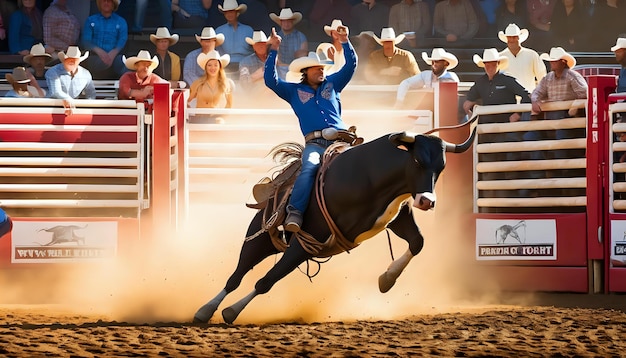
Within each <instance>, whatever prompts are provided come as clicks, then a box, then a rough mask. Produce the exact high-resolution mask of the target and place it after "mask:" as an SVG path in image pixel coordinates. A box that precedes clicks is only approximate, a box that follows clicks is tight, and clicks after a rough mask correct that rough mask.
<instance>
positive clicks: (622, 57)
mask: <svg viewBox="0 0 626 358" xmlns="http://www.w3.org/2000/svg"><path fill="white" fill-rule="evenodd" d="M611 51H613V53H615V61H617V63H619V64H620V65H621V66H622V69H621V70H620V71H619V77H618V79H617V89H616V90H615V92H618V93H619V92H626V38H623V37H620V38H618V39H617V42H616V43H615V46H613V47H611Z"/></svg>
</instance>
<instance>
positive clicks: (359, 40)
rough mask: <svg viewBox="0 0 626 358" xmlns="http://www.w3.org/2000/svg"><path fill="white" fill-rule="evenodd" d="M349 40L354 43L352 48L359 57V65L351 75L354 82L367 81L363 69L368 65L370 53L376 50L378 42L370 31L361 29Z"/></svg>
mask: <svg viewBox="0 0 626 358" xmlns="http://www.w3.org/2000/svg"><path fill="white" fill-rule="evenodd" d="M351 41H352V42H353V43H354V49H355V51H356V54H357V57H358V58H359V66H358V67H357V69H356V72H355V73H354V76H352V81H353V82H355V83H367V81H366V79H365V69H366V68H367V67H368V66H367V64H368V63H369V58H370V54H371V53H372V52H374V51H376V50H378V43H377V42H376V40H375V39H374V33H373V32H372V31H363V32H361V33H360V34H358V35H356V36H352V38H351Z"/></svg>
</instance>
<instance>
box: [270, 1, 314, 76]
mask: <svg viewBox="0 0 626 358" xmlns="http://www.w3.org/2000/svg"><path fill="white" fill-rule="evenodd" d="M270 19H272V21H274V22H275V23H277V24H278V25H280V31H278V35H279V36H280V37H281V38H282V42H281V44H280V49H279V50H278V63H277V65H276V69H277V70H278V77H279V78H280V79H282V80H284V79H286V77H287V72H288V71H289V64H290V63H291V61H293V60H295V59H296V58H298V57H303V56H306V55H307V53H308V51H309V43H308V42H307V39H306V36H305V35H304V34H303V33H302V32H300V31H298V30H296V27H295V26H296V24H297V23H298V22H300V20H302V14H301V13H299V12H292V11H291V9H290V8H284V9H282V10H280V14H279V15H276V14H273V13H272V14H270Z"/></svg>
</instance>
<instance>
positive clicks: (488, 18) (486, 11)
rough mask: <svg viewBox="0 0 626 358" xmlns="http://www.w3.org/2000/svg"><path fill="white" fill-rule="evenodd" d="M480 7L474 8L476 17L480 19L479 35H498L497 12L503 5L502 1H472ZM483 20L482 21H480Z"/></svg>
mask: <svg viewBox="0 0 626 358" xmlns="http://www.w3.org/2000/svg"><path fill="white" fill-rule="evenodd" d="M472 2H473V3H476V5H478V6H474V12H475V13H476V17H477V18H479V28H478V35H479V36H481V37H491V36H493V34H495V33H496V31H497V29H498V28H497V27H496V12H497V10H498V8H499V7H500V5H501V2H502V1H501V0H472ZM481 18H482V21H481V20H480V19H481Z"/></svg>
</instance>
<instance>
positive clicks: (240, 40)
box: [215, 23, 254, 63]
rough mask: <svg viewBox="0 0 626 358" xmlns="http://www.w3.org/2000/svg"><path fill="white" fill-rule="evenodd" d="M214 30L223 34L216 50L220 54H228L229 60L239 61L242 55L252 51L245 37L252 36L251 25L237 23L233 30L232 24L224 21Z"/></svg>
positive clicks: (244, 55)
mask: <svg viewBox="0 0 626 358" xmlns="http://www.w3.org/2000/svg"><path fill="white" fill-rule="evenodd" d="M215 32H216V33H218V34H223V35H224V43H223V44H222V45H221V46H219V47H218V48H217V49H216V50H217V52H219V53H220V54H225V53H227V54H229V55H230V62H232V63H239V62H241V60H242V59H243V58H244V57H246V56H248V55H250V54H252V53H253V52H254V51H252V46H250V45H248V43H247V42H246V37H250V38H252V35H253V32H254V31H253V30H252V27H250V26H248V25H246V24H242V23H238V25H237V30H235V28H234V27H233V25H231V24H229V23H226V24H224V25H222V26H219V27H218V28H217V29H215Z"/></svg>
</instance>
